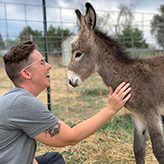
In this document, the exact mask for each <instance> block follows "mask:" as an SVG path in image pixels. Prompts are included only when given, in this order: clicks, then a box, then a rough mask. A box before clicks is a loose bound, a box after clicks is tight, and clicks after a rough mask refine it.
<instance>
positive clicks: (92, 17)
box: [84, 2, 96, 32]
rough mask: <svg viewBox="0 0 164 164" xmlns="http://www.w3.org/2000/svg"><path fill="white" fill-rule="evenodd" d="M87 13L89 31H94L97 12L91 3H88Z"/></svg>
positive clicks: (86, 21) (86, 19)
mask: <svg viewBox="0 0 164 164" xmlns="http://www.w3.org/2000/svg"><path fill="white" fill-rule="evenodd" d="M85 6H86V14H85V16H84V19H85V23H86V25H87V27H88V29H89V31H91V32H92V31H94V28H95V25H96V12H95V10H94V8H93V7H92V5H91V4H90V3H88V2H87V3H86V4H85Z"/></svg>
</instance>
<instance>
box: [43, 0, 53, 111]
mask: <svg viewBox="0 0 164 164" xmlns="http://www.w3.org/2000/svg"><path fill="white" fill-rule="evenodd" d="M42 6H43V26H44V47H45V59H46V62H48V53H47V52H48V44H47V18H46V2H45V0H42ZM48 77H49V78H50V76H49V75H48ZM50 91H51V90H50V86H49V87H48V88H47V103H48V109H49V110H50V111H51V95H50V94H51V93H50Z"/></svg>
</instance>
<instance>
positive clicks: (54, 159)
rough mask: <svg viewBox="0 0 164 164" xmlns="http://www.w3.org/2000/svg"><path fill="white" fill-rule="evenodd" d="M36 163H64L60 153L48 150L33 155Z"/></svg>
mask: <svg viewBox="0 0 164 164" xmlns="http://www.w3.org/2000/svg"><path fill="white" fill-rule="evenodd" d="M35 159H36V160H37V162H38V164H65V162H64V159H63V157H62V155H61V154H60V153H57V152H50V153H46V154H43V155H40V156H37V157H35Z"/></svg>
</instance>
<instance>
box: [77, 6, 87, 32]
mask: <svg viewBox="0 0 164 164" xmlns="http://www.w3.org/2000/svg"><path fill="white" fill-rule="evenodd" d="M75 13H76V15H77V18H78V20H79V24H80V27H81V28H82V29H85V20H84V17H83V16H82V14H81V12H80V11H79V10H78V9H77V10H75Z"/></svg>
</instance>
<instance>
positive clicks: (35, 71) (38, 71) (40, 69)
mask: <svg viewBox="0 0 164 164" xmlns="http://www.w3.org/2000/svg"><path fill="white" fill-rule="evenodd" d="M30 58H32V60H33V62H32V64H31V66H30V67H32V68H30V69H29V71H30V73H31V82H32V85H33V86H35V87H36V89H38V90H40V91H42V90H44V89H45V88H47V87H49V86H50V79H49V77H47V75H48V74H49V69H51V68H52V66H51V65H50V64H49V63H47V62H44V58H43V56H42V55H41V54H40V53H39V52H38V51H37V50H34V51H33V52H32V53H31V54H30ZM27 67H28V66H27ZM27 67H26V68H25V69H28V68H27Z"/></svg>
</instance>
